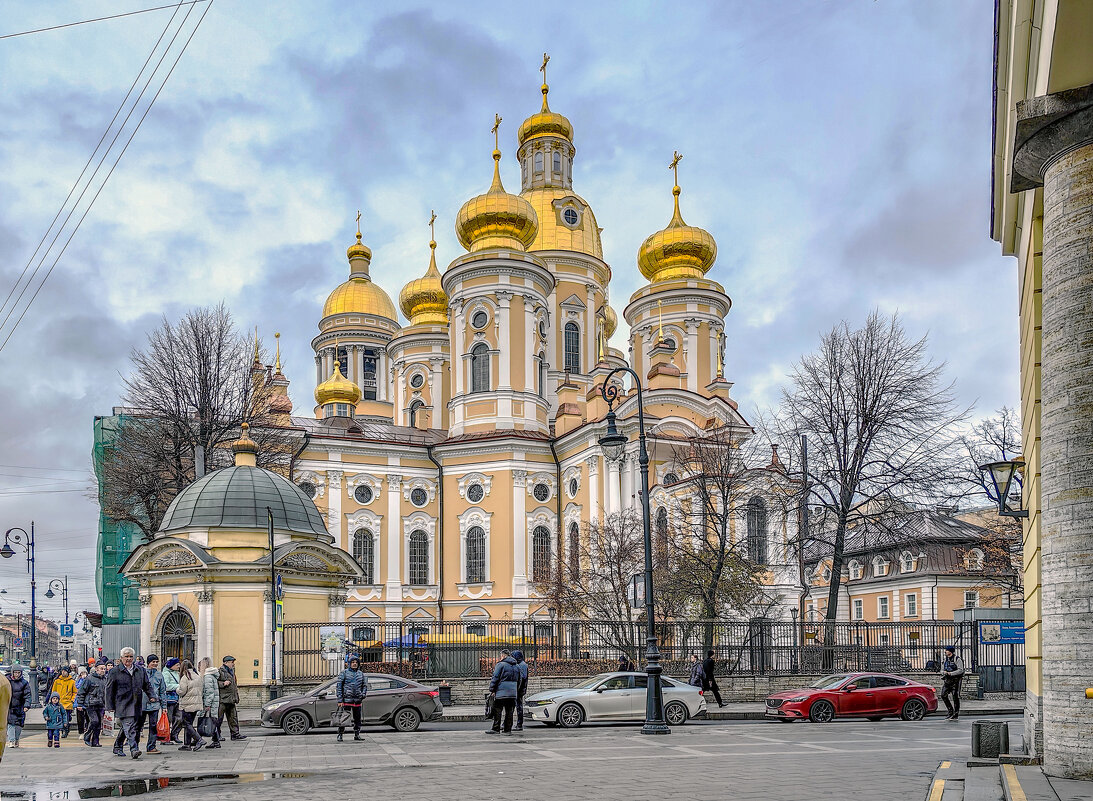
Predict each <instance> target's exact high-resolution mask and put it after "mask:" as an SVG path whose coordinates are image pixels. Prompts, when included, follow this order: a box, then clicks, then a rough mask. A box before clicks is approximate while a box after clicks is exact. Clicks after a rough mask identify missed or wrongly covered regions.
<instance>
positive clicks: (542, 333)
mask: <svg viewBox="0 0 1093 801" xmlns="http://www.w3.org/2000/svg"><path fill="white" fill-rule="evenodd" d="M539 337H540V338H541V339H546V320H540V321H539Z"/></svg>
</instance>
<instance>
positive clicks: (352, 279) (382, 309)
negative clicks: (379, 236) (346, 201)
mask: <svg viewBox="0 0 1093 801" xmlns="http://www.w3.org/2000/svg"><path fill="white" fill-rule="evenodd" d="M346 255H347V256H348V257H349V280H348V281H346V282H345V283H344V284H339V285H338V286H337V287H335V288H334V291H333V292H331V293H330V295H329V296H327V299H326V303H324V304H323V317H324V318H326V317H329V316H330V315H332V314H374V315H376V316H378V317H386V318H387V319H388V320H392V321H394V322H398V312H397V311H395V304H394V303H392V302H391V298H390V297H389V296H388V295H387V293H386V292H384V291H383V290H382V289H380V288H379V287H378V286H376V285H375V284H374V283H373V282H372V278H371V276H369V274H368V264H369V262H371V260H372V251H371V250H370V249H369V248H368V246H367V245H364V244H362V243H361V232H360V231H357V241H356V242H355V243H354V244H352V245H350V246H349V249H348V250H347V251H346Z"/></svg>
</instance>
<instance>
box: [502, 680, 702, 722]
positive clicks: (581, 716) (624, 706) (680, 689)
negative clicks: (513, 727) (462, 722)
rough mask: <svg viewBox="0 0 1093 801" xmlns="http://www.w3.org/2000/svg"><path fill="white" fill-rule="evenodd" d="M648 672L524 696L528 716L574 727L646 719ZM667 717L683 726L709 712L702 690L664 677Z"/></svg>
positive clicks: (534, 719) (539, 720)
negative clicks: (589, 723)
mask: <svg viewBox="0 0 1093 801" xmlns="http://www.w3.org/2000/svg"><path fill="white" fill-rule="evenodd" d="M646 678H647V677H646V675H645V674H644V673H601V674H600V675H598V676H593V677H592V678H590V679H588V680H586V681H582V682H581V683H580V684H578V685H577V686H575V687H571V688H569V689H564V690H547V691H546V692H541V693H536V694H535V695H530V696H528V697H527V698H525V699H524V717H525V718H527V719H528V720H529V721H535V722H537V723H544V724H546V725H547V726H561V727H562V728H563V729H572V728H574V727H576V726H580V725H581V724H582V723H584V722H585V721H588V722H600V721H633V722H637V723H640V722H642V721H644V720H645V690H646ZM660 680H661V684H662V687H663V692H664V719H665V721H666V722H667V723H668V725H669V726H682V725H683V724H684V723H686V722H687V720H688V719H689V718H693V717H698V716H700V715H704V714H705V713H706V699H705V698H703V697H702V690H700V689H699V688H698V687H692V686H690V685H689V684H684V683H683V682H681V681H677V680H675V679H670V678H668V677H666V676H661V679H660Z"/></svg>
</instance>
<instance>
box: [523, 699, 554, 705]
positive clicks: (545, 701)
mask: <svg viewBox="0 0 1093 801" xmlns="http://www.w3.org/2000/svg"><path fill="white" fill-rule="evenodd" d="M556 700H557V699H555V698H540V699H539V700H537V701H528V706H546V705H547V704H553V703H554V702H555V701H556Z"/></svg>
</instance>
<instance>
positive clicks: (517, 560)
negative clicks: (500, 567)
mask: <svg viewBox="0 0 1093 801" xmlns="http://www.w3.org/2000/svg"><path fill="white" fill-rule="evenodd" d="M527 485H528V474H527V471H526V470H513V471H512V597H513V598H527V597H528V553H527V544H528V518H527V506H526V502H527Z"/></svg>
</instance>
